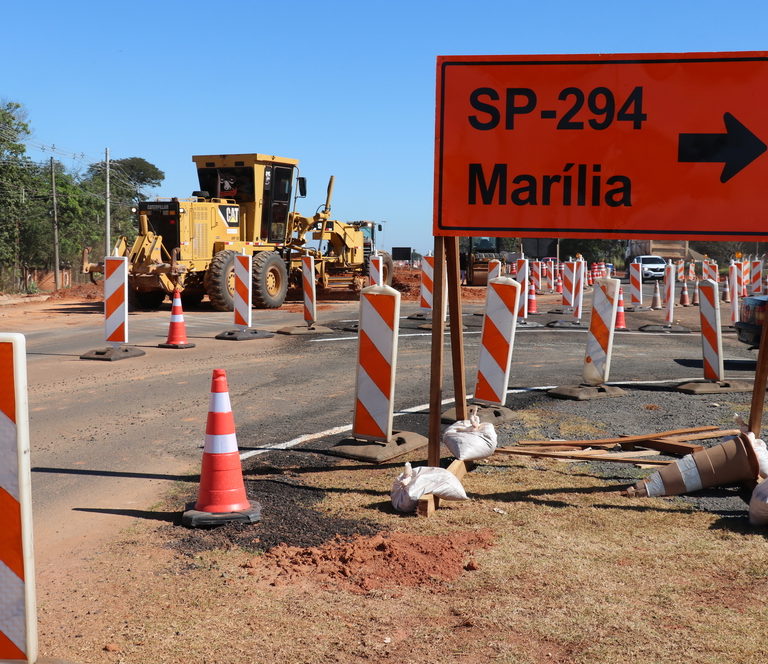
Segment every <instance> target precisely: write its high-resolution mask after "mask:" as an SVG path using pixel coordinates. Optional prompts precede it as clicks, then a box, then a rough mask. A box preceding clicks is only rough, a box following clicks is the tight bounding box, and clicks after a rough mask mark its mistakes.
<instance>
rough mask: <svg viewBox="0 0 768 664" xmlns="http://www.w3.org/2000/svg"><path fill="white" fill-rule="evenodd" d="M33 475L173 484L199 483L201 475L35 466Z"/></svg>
mask: <svg viewBox="0 0 768 664" xmlns="http://www.w3.org/2000/svg"><path fill="white" fill-rule="evenodd" d="M32 472H33V473H54V474H57V475H95V476H97V477H129V478H133V479H139V480H170V481H171V482H199V481H200V475H161V474H157V473H131V472H124V471H119V470H90V469H88V468H46V467H43V466H35V467H34V468H32Z"/></svg>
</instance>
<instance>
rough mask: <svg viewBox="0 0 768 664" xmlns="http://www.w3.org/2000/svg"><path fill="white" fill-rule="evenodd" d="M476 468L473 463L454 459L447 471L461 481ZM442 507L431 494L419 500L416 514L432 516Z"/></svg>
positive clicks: (437, 499)
mask: <svg viewBox="0 0 768 664" xmlns="http://www.w3.org/2000/svg"><path fill="white" fill-rule="evenodd" d="M474 467H475V464H474V462H472V461H461V460H460V459H454V460H453V461H451V463H450V464H449V465H448V468H446V470H447V471H448V472H449V473H452V474H453V475H455V476H456V479H458V480H459V481H461V480H462V479H463V478H464V476H465V475H466V474H467V473H468V472H470V471H471V470H473V469H474ZM439 507H440V499H439V498H438V497H437V496H435V495H433V494H431V493H426V494H424V495H423V496H422V497H421V498H419V502H418V505H417V506H416V514H418V515H419V516H430V515H431V514H432V513H433V512H434V511H435V510H436V509H438V508H439Z"/></svg>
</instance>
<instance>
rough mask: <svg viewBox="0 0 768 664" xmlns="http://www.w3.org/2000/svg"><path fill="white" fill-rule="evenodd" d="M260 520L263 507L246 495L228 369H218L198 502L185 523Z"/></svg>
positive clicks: (212, 523) (188, 514)
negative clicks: (228, 384)
mask: <svg viewBox="0 0 768 664" xmlns="http://www.w3.org/2000/svg"><path fill="white" fill-rule="evenodd" d="M260 519H261V505H259V503H257V502H254V501H249V500H248V496H246V494H245V484H244V482H243V469H242V466H241V464H240V453H239V452H238V449H237V438H236V437H235V419H234V417H233V416H232V406H231V405H230V402H229V388H228V387H227V374H226V372H225V371H224V369H214V370H213V377H212V379H211V398H210V402H209V406H208V422H207V424H206V427H205V447H204V448H203V464H202V470H201V471H200V488H199V490H198V493H197V502H196V503H194V504H190V505H188V509H187V511H186V512H184V515H183V516H182V519H181V522H182V523H183V524H184V525H185V526H192V527H193V528H194V527H197V526H215V525H219V524H222V523H227V522H229V521H246V522H248V523H254V522H255V521H259V520H260Z"/></svg>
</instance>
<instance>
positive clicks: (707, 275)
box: [701, 259, 720, 283]
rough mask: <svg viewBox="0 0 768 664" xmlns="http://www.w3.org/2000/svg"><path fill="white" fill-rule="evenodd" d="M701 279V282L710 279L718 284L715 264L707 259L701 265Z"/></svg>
mask: <svg viewBox="0 0 768 664" xmlns="http://www.w3.org/2000/svg"><path fill="white" fill-rule="evenodd" d="M701 278H702V280H705V279H711V280H712V281H714V282H715V283H718V282H719V281H720V279H719V275H718V268H717V263H715V262H714V261H711V260H709V259H706V260H704V261H703V262H702V264H701Z"/></svg>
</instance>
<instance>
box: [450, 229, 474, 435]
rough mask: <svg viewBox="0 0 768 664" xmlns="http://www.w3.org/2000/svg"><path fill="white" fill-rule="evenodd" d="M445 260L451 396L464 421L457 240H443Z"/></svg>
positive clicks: (464, 386) (465, 409)
mask: <svg viewBox="0 0 768 664" xmlns="http://www.w3.org/2000/svg"><path fill="white" fill-rule="evenodd" d="M445 258H446V263H447V265H448V313H449V314H450V317H451V318H450V323H451V325H450V331H451V359H452V361H453V395H454V398H455V399H456V419H457V420H466V419H467V418H468V417H469V416H468V415H467V380H466V371H465V368H464V333H463V332H462V328H463V327H464V320H463V316H462V310H461V271H460V270H459V238H457V237H447V238H445Z"/></svg>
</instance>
